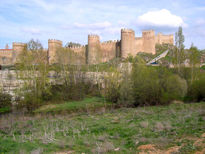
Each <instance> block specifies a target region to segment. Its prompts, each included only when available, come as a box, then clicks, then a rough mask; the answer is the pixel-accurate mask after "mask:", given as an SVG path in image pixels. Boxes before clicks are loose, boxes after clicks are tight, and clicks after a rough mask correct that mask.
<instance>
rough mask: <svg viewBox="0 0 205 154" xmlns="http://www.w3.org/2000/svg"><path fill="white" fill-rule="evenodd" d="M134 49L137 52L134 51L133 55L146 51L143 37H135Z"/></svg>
mask: <svg viewBox="0 0 205 154" xmlns="http://www.w3.org/2000/svg"><path fill="white" fill-rule="evenodd" d="M134 51H135V52H134V54H133V56H136V54H137V53H138V52H143V51H144V49H143V39H142V37H136V38H135V44H134Z"/></svg>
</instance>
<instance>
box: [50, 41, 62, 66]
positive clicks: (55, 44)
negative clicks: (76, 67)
mask: <svg viewBox="0 0 205 154" xmlns="http://www.w3.org/2000/svg"><path fill="white" fill-rule="evenodd" d="M62 46H63V42H62V41H59V40H48V61H49V64H54V63H56V62H57V57H56V52H57V50H59V49H60V48H62Z"/></svg>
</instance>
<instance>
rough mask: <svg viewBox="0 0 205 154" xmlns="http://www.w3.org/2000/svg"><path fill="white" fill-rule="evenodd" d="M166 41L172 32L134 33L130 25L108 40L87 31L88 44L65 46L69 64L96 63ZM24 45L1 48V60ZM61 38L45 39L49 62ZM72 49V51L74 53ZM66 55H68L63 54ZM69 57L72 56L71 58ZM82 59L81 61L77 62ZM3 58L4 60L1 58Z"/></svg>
mask: <svg viewBox="0 0 205 154" xmlns="http://www.w3.org/2000/svg"><path fill="white" fill-rule="evenodd" d="M157 43H159V44H163V43H168V44H174V35H172V34H171V35H164V34H162V33H158V34H157V35H155V31H154V30H143V31H142V36H141V37H135V32H134V30H132V29H127V28H124V29H121V39H120V40H110V41H104V42H100V36H99V35H97V34H89V35H88V43H87V45H82V46H78V45H76V46H75V45H74V46H70V47H67V48H69V49H71V50H72V51H73V52H74V55H75V56H74V57H75V58H74V59H73V61H74V62H73V61H72V64H75V62H76V63H78V64H85V63H86V62H87V63H88V64H97V63H101V62H107V61H109V60H111V59H113V58H115V57H122V58H127V57H128V56H129V55H133V56H135V55H136V54H137V53H138V52H147V53H152V54H155V45H156V44H157ZM25 47H26V44H25V43H19V42H14V43H13V49H6V48H7V47H5V49H0V64H1V59H2V60H3V59H5V57H8V59H9V58H10V57H11V58H10V59H12V60H13V59H14V61H13V62H14V63H15V62H16V59H17V58H18V55H19V53H20V52H21V51H23V50H24V49H25ZM62 48H63V42H62V41H61V40H57V39H49V40H48V50H45V52H47V53H48V54H47V59H48V62H49V63H50V64H54V63H57V56H58V55H57V52H58V51H59V52H61V51H63V50H61V49H62ZM73 52H72V53H73ZM65 58H67V57H65ZM70 61H71V60H70ZM80 61H82V62H80ZM4 62H5V61H4Z"/></svg>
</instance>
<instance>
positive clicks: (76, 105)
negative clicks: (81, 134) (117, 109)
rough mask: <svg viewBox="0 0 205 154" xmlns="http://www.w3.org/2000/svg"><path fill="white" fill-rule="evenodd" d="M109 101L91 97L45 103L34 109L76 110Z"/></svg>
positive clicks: (43, 110) (101, 105)
mask: <svg viewBox="0 0 205 154" xmlns="http://www.w3.org/2000/svg"><path fill="white" fill-rule="evenodd" d="M109 105H111V103H105V102H104V99H103V98H99V97H92V98H85V99H84V100H82V101H73V102H66V103H63V104H51V105H45V106H42V107H41V108H39V109H37V110H35V111H34V112H35V113H61V112H67V113H70V112H77V111H87V110H92V109H97V108H101V107H105V106H109Z"/></svg>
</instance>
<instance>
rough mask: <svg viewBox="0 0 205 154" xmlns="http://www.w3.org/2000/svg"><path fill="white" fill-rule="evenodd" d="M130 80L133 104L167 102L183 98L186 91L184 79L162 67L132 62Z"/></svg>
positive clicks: (142, 104)
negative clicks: (133, 98) (131, 82)
mask: <svg viewBox="0 0 205 154" xmlns="http://www.w3.org/2000/svg"><path fill="white" fill-rule="evenodd" d="M132 80H133V90H134V92H133V94H134V97H135V105H140V106H144V105H159V104H168V103H170V102H171V101H172V100H178V99H181V98H183V96H184V95H185V94H186V91H187V84H186V81H185V80H183V79H181V78H180V77H179V76H177V75H173V74H172V73H171V72H170V71H168V70H167V69H166V68H162V67H157V68H155V67H147V66H140V65H136V64H134V65H133V73H132Z"/></svg>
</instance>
